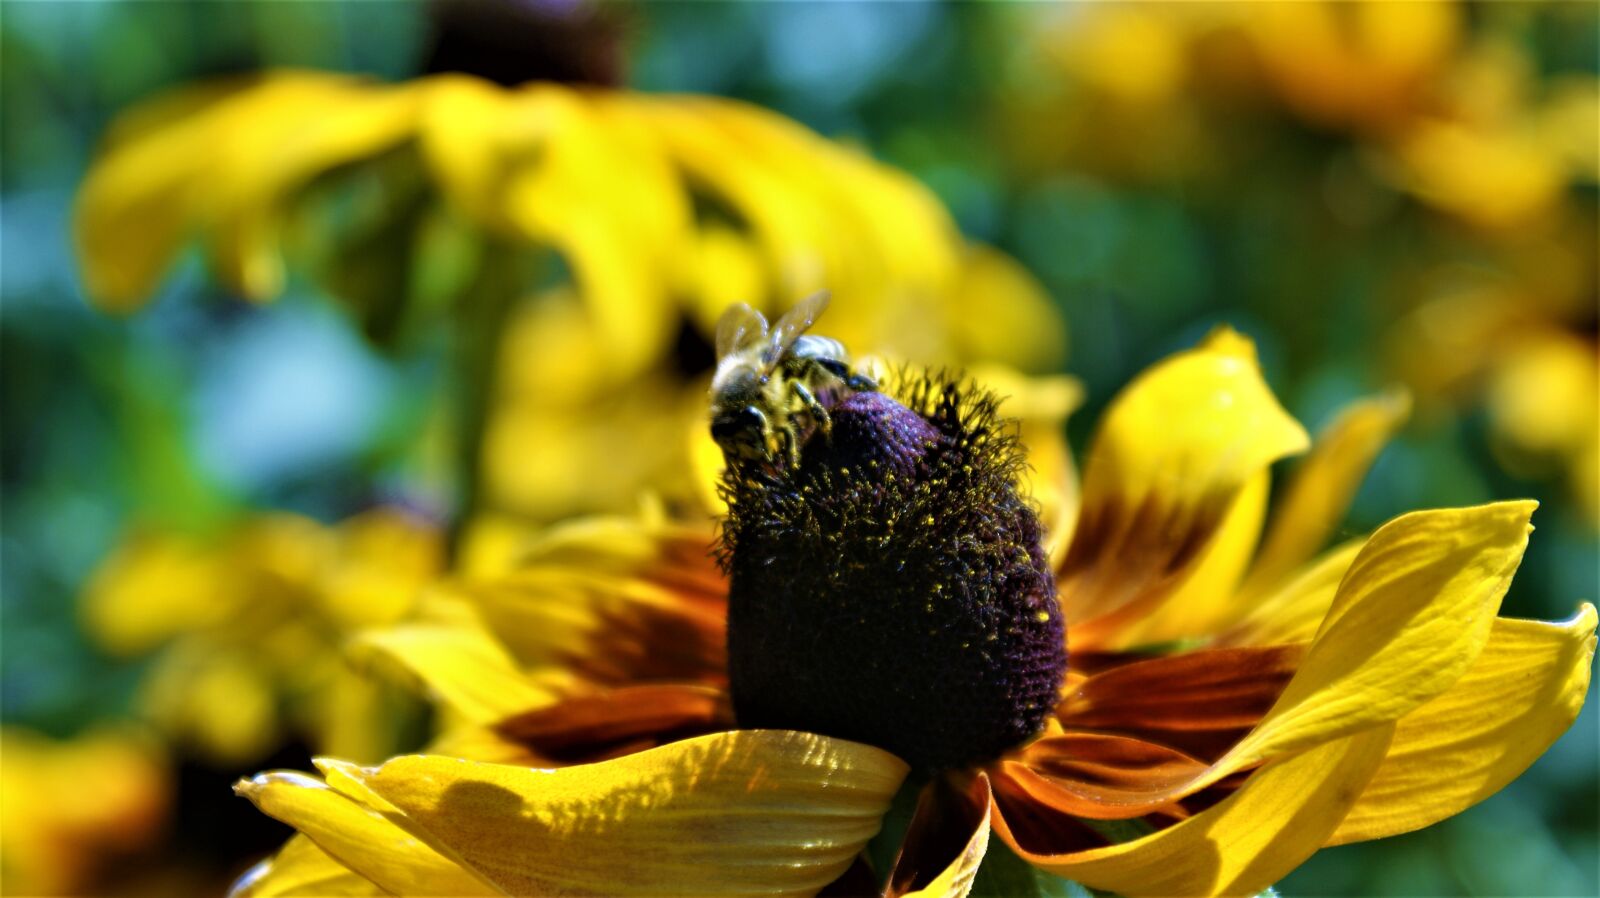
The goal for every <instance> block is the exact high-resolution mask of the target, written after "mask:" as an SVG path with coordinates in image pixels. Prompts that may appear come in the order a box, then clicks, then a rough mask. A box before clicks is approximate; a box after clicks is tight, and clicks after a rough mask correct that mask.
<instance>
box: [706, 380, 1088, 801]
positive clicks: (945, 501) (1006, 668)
mask: <svg viewBox="0 0 1600 898" xmlns="http://www.w3.org/2000/svg"><path fill="white" fill-rule="evenodd" d="M903 398H904V399H905V400H906V401H905V404H901V402H898V401H896V400H895V399H893V398H890V397H889V396H888V395H886V394H884V393H875V392H868V393H858V394H855V395H853V396H850V397H848V398H846V399H844V400H843V401H841V402H839V403H838V404H837V405H836V406H835V407H834V408H833V409H832V410H831V414H832V418H833V433H832V436H831V438H829V437H825V436H823V435H821V434H815V435H813V436H812V437H811V438H810V439H809V440H808V442H807V444H806V446H805V449H804V451H803V453H802V456H801V462H800V464H799V465H798V466H796V467H794V468H792V469H790V468H781V469H777V470H773V469H770V468H768V469H763V470H759V471H750V470H737V469H730V471H729V473H728V475H727V477H726V495H727V497H728V500H729V501H728V505H729V517H728V520H727V521H726V523H725V526H724V528H723V535H722V539H723V544H722V560H723V563H724V565H725V566H726V568H727V570H728V573H729V575H730V580H731V585H730V592H729V609H728V664H729V677H730V686H731V690H732V694H733V704H734V712H735V715H736V716H737V718H738V721H739V725H740V726H741V727H747V728H768V727H770V728H784V729H797V730H805V731H809V732H816V733H822V734H824V735H829V736H837V737H840V738H845V739H852V740H856V741H860V742H866V743H870V744H873V745H878V746H880V747H883V748H885V749H888V750H890V751H892V752H894V753H895V754H897V755H899V756H900V757H901V758H904V759H905V760H906V761H907V762H909V763H911V764H912V765H914V766H916V767H919V768H922V769H926V770H940V769H946V768H951V767H958V766H962V765H966V764H969V763H974V762H980V761H985V760H989V759H991V758H994V757H997V756H999V755H1000V754H1001V753H1003V752H1004V751H1005V750H1006V749H1008V748H1010V747H1012V746H1014V745H1016V744H1017V743H1018V742H1020V741H1022V740H1024V739H1026V738H1027V737H1029V736H1030V735H1032V734H1033V733H1035V732H1036V731H1037V730H1038V729H1039V727H1040V725H1041V724H1042V722H1043V721H1044V718H1045V716H1046V715H1047V714H1048V713H1049V712H1050V709H1051V708H1052V707H1054V705H1055V703H1056V694H1057V690H1058V689H1059V688H1060V685H1061V680H1062V677H1063V676H1064V674H1065V672H1066V647H1065V640H1064V639H1063V627H1062V622H1061V613H1060V610H1059V608H1058V606H1057V604H1056V600H1055V586H1054V582H1053V580H1052V577H1051V574H1050V568H1049V566H1048V564H1047V563H1046V561H1045V557H1044V552H1043V550H1042V549H1041V548H1040V535H1041V534H1040V527H1039V520H1038V517H1037V515H1036V514H1035V513H1034V511H1033V509H1032V507H1031V506H1030V505H1029V504H1028V503H1027V502H1025V501H1024V500H1023V499H1021V498H1020V497H1019V496H1018V495H1017V492H1016V477H1017V474H1018V472H1019V470H1020V469H1021V467H1022V465H1023V459H1022V456H1021V452H1020V449H1019V448H1018V446H1017V444H1016V441H1015V438H1014V437H1013V436H1012V435H1011V433H1010V431H1009V430H1008V429H1007V428H1006V427H1005V425H1004V424H1003V422H1001V421H1000V420H999V419H998V418H997V417H996V416H995V412H994V399H993V398H992V397H990V396H988V395H987V394H981V393H979V394H974V393H973V391H971V390H970V389H964V388H963V387H962V386H961V385H959V384H957V383H955V382H953V381H950V380H948V379H934V380H918V381H916V382H914V383H912V384H910V386H909V387H908V388H907V389H906V390H905V395H904V397H903ZM908 406H909V407H908Z"/></svg>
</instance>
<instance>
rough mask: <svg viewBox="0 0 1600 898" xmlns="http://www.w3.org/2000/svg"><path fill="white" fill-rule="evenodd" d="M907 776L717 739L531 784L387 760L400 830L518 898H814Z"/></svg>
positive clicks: (755, 733)
mask: <svg viewBox="0 0 1600 898" xmlns="http://www.w3.org/2000/svg"><path fill="white" fill-rule="evenodd" d="M906 770H907V768H906V766H905V764H903V763H902V762H901V761H900V760H898V759H897V758H895V757H894V756H893V755H890V754H888V753H887V752H884V751H881V750H879V749H876V748H871V747H869V746H865V745H859V744H856V743H852V742H844V741H841V740H837V739H829V738H826V737H823V736H815V735H811V734H808V733H793V732H782V731H774V730H744V731H737V732H730V733H718V734H715V735H711V736H703V737H700V738H697V739H690V740H686V741H683V742H677V743H673V744H671V745H666V746H663V747H661V748H657V749H652V750H650V751H645V752H641V753H638V754H634V755H628V756H626V757H622V758H617V759H614V760H610V761H605V762H602V763H599V764H587V765H582V766H578V767H567V768H562V769H559V770H538V769H531V768H527V767H513V766H507V765H500V764H482V763H475V762H471V761H463V760H460V759H455V758H443V757H437V756H421V755H416V756H407V757H401V758H396V759H394V760H391V761H389V762H388V763H386V764H384V765H383V766H382V767H379V768H377V769H375V770H369V771H367V772H366V775H365V779H366V783H367V785H368V786H369V787H371V788H372V790H373V791H375V792H377V793H378V794H379V795H382V796H383V797H384V798H386V799H388V800H389V801H390V802H392V803H393V804H394V805H395V806H396V807H398V808H400V809H401V811H403V812H404V815H403V816H395V818H394V819H395V821H396V822H397V823H399V824H400V825H402V826H404V827H406V828H407V829H408V830H410V831H411V832H413V833H415V834H417V835H418V836H419V837H421V838H423V839H425V840H427V841H428V842H429V843H430V844H432V845H434V846H435V847H436V848H438V849H439V850H440V851H442V852H444V853H445V854H447V855H448V856H451V857H453V858H456V859H458V860H459V861H460V862H461V863H462V864H463V865H466V866H469V867H471V868H472V869H474V870H475V871H477V872H478V873H479V874H480V875H482V876H483V877H484V878H486V879H487V880H489V881H490V882H493V883H494V884H496V885H497V886H499V887H500V888H502V889H504V890H505V891H507V892H509V893H512V894H517V895H547V894H592V893H600V894H607V895H638V894H679V895H681V894H694V895H744V894H756V893H760V894H771V895H811V894H814V893H815V892H816V891H817V890H818V889H820V888H822V887H823V886H824V885H827V884H828V883H829V882H831V881H833V880H834V879H835V878H836V877H838V876H839V875H840V874H841V873H843V872H844V870H845V869H846V868H847V867H848V866H849V865H850V863H851V861H852V860H853V859H854V858H855V856H856V854H857V852H859V851H860V850H861V848H862V847H863V846H864V845H865V844H866V842H867V840H868V839H870V838H872V836H873V835H874V834H875V833H876V832H877V831H878V827H879V824H880V822H881V818H882V816H883V813H884V811H885V810H887V809H888V806H889V800H890V798H891V797H892V796H893V795H894V792H895V790H896V789H897V788H899V785H900V782H901V780H903V779H904V778H905V775H906Z"/></svg>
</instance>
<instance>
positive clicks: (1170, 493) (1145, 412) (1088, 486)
mask: <svg viewBox="0 0 1600 898" xmlns="http://www.w3.org/2000/svg"><path fill="white" fill-rule="evenodd" d="M1306 444H1307V437H1306V433H1305V430H1304V429H1302V428H1301V427H1300V425H1299V424H1298V423H1297V422H1296V421H1295V420H1294V419H1293V418H1291V417H1289V415H1288V413H1287V412H1285V411H1284V410H1283V407H1282V406H1280V405H1279V404H1278V401H1277V399H1276V398H1275V397H1274V396H1273V395H1272V391H1271V390H1270V389H1268V387H1267V385H1266V383H1265V382H1264V381H1263V380H1262V378H1261V372H1260V369H1259V368H1258V367H1257V365H1256V361H1255V351H1254V348H1253V347H1252V346H1251V344H1250V343H1249V341H1248V340H1246V339H1245V338H1243V337H1241V336H1239V335H1238V334H1236V333H1234V332H1232V331H1227V330H1222V331H1219V332H1217V333H1216V334H1214V335H1213V336H1212V337H1210V338H1208V340H1207V341H1206V342H1205V343H1204V344H1203V345H1201V346H1200V347H1199V348H1197V349H1194V350H1191V351H1188V352H1184V353H1180V354H1178V355H1176V356H1174V357H1172V358H1170V359H1168V360H1166V361H1164V362H1162V363H1161V364H1159V365H1157V366H1155V367H1154V368H1152V369H1150V370H1149V371H1147V372H1146V373H1145V374H1143V375H1142V376H1140V377H1139V379H1137V380H1136V381H1134V382H1133V384H1132V385H1130V386H1129V387H1128V389H1127V390H1125V391H1124V392H1123V394H1122V395H1121V396H1119V397H1118V398H1117V400H1116V401H1115V402H1114V403H1113V404H1112V406H1111V408H1110V410H1109V411H1107V413H1106V416H1105V418H1104V420H1103V421H1102V422H1101V425H1100V431H1099V433H1098V434H1097V436H1096V437H1095V440H1094V444H1093V446H1092V448H1091V450H1090V452H1089V456H1088V461H1087V463H1086V464H1085V467H1084V478H1083V511H1082V513H1081V514H1080V516H1079V521H1078V525H1077V530H1076V531H1075V532H1074V534H1073V543H1072V546H1071V548H1070V549H1069V550H1068V551H1067V557H1066V559H1065V562H1064V563H1063V565H1062V568H1061V571H1060V576H1059V578H1058V580H1059V583H1060V587H1061V598H1062V609H1063V611H1064V612H1065V613H1066V616H1067V621H1068V624H1069V627H1071V628H1072V629H1071V631H1070V632H1072V634H1073V638H1074V640H1075V643H1077V644H1078V645H1080V646H1086V645H1088V644H1091V643H1093V644H1102V643H1104V642H1106V641H1107V640H1108V638H1109V636H1110V635H1111V634H1114V633H1115V632H1116V630H1117V629H1118V628H1120V627H1121V626H1123V625H1125V624H1126V623H1128V622H1129V621H1130V620H1134V619H1137V618H1138V617H1139V616H1141V615H1142V614H1143V613H1144V612H1145V611H1147V610H1148V609H1149V608H1151V607H1153V606H1155V605H1157V604H1159V603H1160V602H1161V600H1162V599H1163V598H1164V597H1166V596H1167V595H1168V594H1170V592H1171V591H1172V590H1173V589H1174V588H1176V587H1177V586H1178V585H1179V584H1181V583H1182V582H1183V580H1184V579H1185V577H1186V576H1188V575H1189V573H1190V572H1191V571H1192V570H1193V569H1194V566H1195V565H1196V564H1197V563H1198V560H1199V558H1200V556H1201V554H1202V553H1203V551H1204V549H1205V548H1206V547H1207V546H1208V545H1209V544H1210V543H1211V540H1212V539H1213V537H1214V536H1215V534H1216V533H1217V531H1218V529H1219V528H1220V526H1221V524H1222V521H1223V519H1224V518H1225V516H1226V513H1227V511H1228V510H1229V509H1230V508H1231V507H1232V506H1233V504H1234V501H1235V499H1236V497H1237V496H1238V495H1239V493H1240V491H1241V490H1243V489H1244V487H1245V485H1246V484H1248V483H1249V482H1250V481H1251V480H1252V479H1253V478H1255V477H1257V476H1258V475H1260V473H1261V472H1262V471H1263V470H1265V469H1266V468H1267V466H1268V465H1270V464H1272V462H1273V461H1275V460H1277V459H1279V458H1282V457H1283V456H1285V455H1288V454H1290V453H1293V452H1298V451H1301V450H1302V449H1304V448H1305V447H1306Z"/></svg>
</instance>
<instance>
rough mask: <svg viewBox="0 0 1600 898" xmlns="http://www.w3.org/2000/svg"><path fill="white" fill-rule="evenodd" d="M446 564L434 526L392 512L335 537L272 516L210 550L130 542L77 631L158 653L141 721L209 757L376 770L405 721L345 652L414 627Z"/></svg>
mask: <svg viewBox="0 0 1600 898" xmlns="http://www.w3.org/2000/svg"><path fill="white" fill-rule="evenodd" d="M443 563H444V552H443V539H442V535H441V534H440V532H439V531H438V529H437V528H435V527H433V526H432V525H430V524H428V523H426V522H424V521H422V520H420V519H418V518H416V517H415V516H413V515H410V514H407V513H405V512H403V511H400V510H399V509H392V508H378V509H374V510H372V511H368V512H364V513H362V514H359V515H356V516H355V517H352V518H350V519H348V520H346V521H344V522H342V523H340V524H338V525H336V526H333V527H328V526H324V525H321V524H319V523H317V522H316V521H313V520H310V519H309V518H303V517H300V516H298V515H292V514H262V515H258V516H256V517H253V518H250V519H248V520H246V521H244V522H242V523H240V524H239V525H237V526H235V527H234V528H233V529H231V530H230V531H229V532H227V533H225V534H221V535H218V536H216V537H213V538H210V539H206V538H202V537H197V536H193V535H184V534H177V533H167V532H155V531H148V530H145V531H135V532H133V533H131V534H130V535H129V537H128V538H127V539H126V540H125V541H124V542H123V544H122V545H121V546H119V547H118V548H117V549H116V550H115V551H114V552H113V553H112V554H111V556H110V557H109V558H107V559H106V560H105V561H104V562H103V563H102V564H101V566H100V567H99V569H97V570H96V571H95V573H94V575H93V577H92V578H91V580H90V582H89V585H88V587H87V589H86V591H85V594H84V597H83V603H82V606H81V612H82V619H83V624H84V627H85V629H86V630H88V632H89V634H90V636H91V637H93V638H94V639H95V640H96V641H97V642H98V643H99V644H100V645H101V646H102V647H103V648H105V649H106V650H107V651H108V652H111V653H112V654H115V655H119V656H123V657H138V656H143V655H150V654H153V655H155V656H156V658H155V661H154V663H153V664H152V667H151V670H150V671H149V673H148V674H147V675H146V676H145V678H144V682H143V683H142V685H141V691H140V696H139V705H140V710H141V712H142V713H143V714H144V715H145V716H146V717H147V718H149V719H150V720H151V721H152V722H153V723H154V724H156V726H157V727H159V728H160V729H161V731H162V732H163V733H164V734H165V735H166V736H168V737H169V738H170V739H172V740H173V741H174V742H175V743H178V744H180V745H182V746H184V747H185V748H186V749H187V750H189V751H193V752H194V753H196V754H198V755H199V756H201V757H204V758H206V759H208V760H210V761H212V762H214V763H220V764H227V765H240V764H249V763H252V762H256V763H259V761H260V759H261V758H263V757H265V756H267V755H268V754H270V753H271V751H272V750H274V749H275V748H277V747H279V746H281V745H282V744H284V742H285V741H287V740H290V739H302V740H305V741H306V742H307V743H308V744H310V745H314V746H316V747H317V749H316V750H318V751H325V752H329V753H335V754H339V755H340V756H344V757H366V758H377V757H382V756H383V755H384V754H386V753H388V752H389V751H392V750H393V746H394V739H395V737H396V732H395V730H396V727H397V725H398V722H399V719H400V717H401V715H400V714H399V709H398V708H397V707H395V705H396V701H395V697H394V696H386V695H385V693H384V692H383V690H381V689H380V688H378V687H377V686H375V684H374V683H373V682H372V681H371V680H370V679H368V678H365V677H363V676H360V675H358V674H357V672H356V671H355V670H353V669H352V668H351V667H350V666H349V665H348V664H347V663H346V661H345V658H344V652H343V649H344V642H345V640H346V639H347V638H349V637H350V636H351V635H352V634H355V633H357V632H359V631H361V630H363V629H365V628H369V627H375V626H380V625H392V624H395V623H397V622H398V621H400V620H402V619H403V618H406V617H407V616H409V615H410V614H411V613H412V611H413V609H414V608H415V606H416V604H417V602H418V600H419V595H420V591H421V590H422V588H423V586H424V585H425V584H427V583H428V582H429V581H431V580H432V579H433V578H434V577H436V576H437V575H438V574H440V573H441V572H442V569H443Z"/></svg>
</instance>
